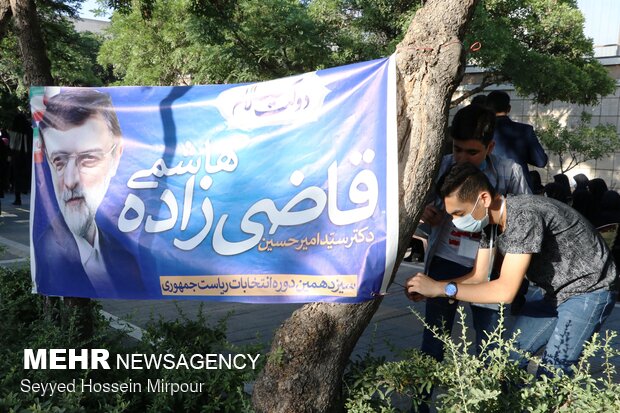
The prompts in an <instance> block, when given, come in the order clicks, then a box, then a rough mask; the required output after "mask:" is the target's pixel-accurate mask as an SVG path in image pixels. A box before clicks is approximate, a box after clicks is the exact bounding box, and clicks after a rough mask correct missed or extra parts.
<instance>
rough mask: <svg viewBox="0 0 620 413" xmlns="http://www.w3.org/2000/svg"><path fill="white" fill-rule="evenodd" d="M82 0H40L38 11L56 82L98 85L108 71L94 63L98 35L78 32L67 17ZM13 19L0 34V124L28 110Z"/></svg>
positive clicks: (107, 76)
mask: <svg viewBox="0 0 620 413" xmlns="http://www.w3.org/2000/svg"><path fill="white" fill-rule="evenodd" d="M79 3H81V1H64V2H57V1H52V0H40V1H38V2H37V13H38V16H39V21H40V23H41V31H42V34H43V38H44V41H45V44H46V48H47V55H48V57H49V59H50V61H51V64H52V76H53V77H54V79H55V80H56V83H57V84H58V85H63V86H100V85H102V84H104V83H105V82H107V81H109V79H110V74H109V73H108V72H107V71H106V69H105V68H103V67H101V66H100V65H99V64H98V63H97V53H98V51H99V47H100V45H101V43H102V42H103V38H102V37H101V36H100V35H96V34H93V33H78V32H76V31H75V29H74V27H73V23H72V22H71V21H70V20H69V18H75V17H77V12H76V6H77V5H79ZM22 63H23V62H22V58H21V54H20V51H19V45H18V41H17V35H16V32H15V27H14V25H13V24H12V22H9V23H8V26H7V27H6V30H5V31H3V35H2V36H0V107H2V109H3V110H2V111H0V124H4V125H10V123H11V119H12V118H13V115H14V114H15V112H16V111H22V112H27V111H28V88H27V85H25V84H24V80H23V74H24V73H23V64H22Z"/></svg>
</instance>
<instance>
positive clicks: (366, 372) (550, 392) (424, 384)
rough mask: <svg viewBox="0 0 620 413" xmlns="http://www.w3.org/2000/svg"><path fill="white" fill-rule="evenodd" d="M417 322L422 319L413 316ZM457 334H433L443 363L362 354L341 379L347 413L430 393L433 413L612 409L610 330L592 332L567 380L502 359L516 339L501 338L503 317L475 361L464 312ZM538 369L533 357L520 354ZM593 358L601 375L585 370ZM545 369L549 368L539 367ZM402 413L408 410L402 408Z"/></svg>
mask: <svg viewBox="0 0 620 413" xmlns="http://www.w3.org/2000/svg"><path fill="white" fill-rule="evenodd" d="M414 314H415V316H416V317H417V318H418V319H419V320H420V321H421V322H422V323H423V322H424V318H423V317H422V316H420V315H419V314H418V313H417V312H415V311H414ZM459 319H460V321H459V325H460V335H459V338H458V339H452V338H451V337H450V336H448V335H447V334H444V333H442V332H440V331H438V330H437V329H432V330H433V333H434V335H435V336H436V337H437V338H439V339H440V340H442V341H443V342H444V345H445V359H444V361H443V362H441V363H438V362H436V361H435V360H434V359H433V358H431V357H429V356H427V355H424V354H422V353H421V352H420V351H419V350H417V349H416V350H409V351H407V352H406V353H405V354H404V356H405V359H404V360H403V361H397V362H385V361H384V360H383V359H381V358H377V357H373V356H371V355H369V354H367V355H366V356H365V357H363V358H362V359H361V360H358V361H356V362H353V363H351V368H350V369H349V370H348V372H347V374H346V375H345V378H344V380H345V386H344V390H345V400H346V407H347V409H348V411H349V412H355V413H361V412H400V411H402V410H401V409H400V408H399V407H398V406H395V404H396V403H394V400H396V398H397V397H400V398H403V397H405V398H408V399H409V400H410V405H411V406H412V407H413V409H414V410H415V408H416V407H417V406H419V405H420V403H421V402H422V400H423V399H424V396H425V395H426V394H428V392H429V390H430V389H431V388H432V387H434V388H435V391H436V393H437V396H436V398H435V401H434V405H435V408H436V409H437V411H439V412H470V413H474V412H484V413H493V412H498V413H499V412H501V413H506V412H508V413H510V412H519V413H520V412H532V413H534V412H536V413H537V412H541V413H542V412H609V411H620V384H618V383H617V382H616V380H615V379H616V369H615V365H614V363H613V361H612V359H613V358H614V357H618V356H620V352H619V351H618V350H616V349H614V348H613V347H612V346H611V342H612V341H613V340H614V339H615V338H616V333H615V332H607V333H606V335H605V336H604V337H602V338H601V337H600V336H599V335H598V334H597V335H594V336H593V337H592V339H591V340H590V341H589V342H588V343H586V345H585V346H584V350H583V354H582V357H581V359H580V361H579V363H578V364H577V366H575V367H574V375H573V376H572V377H571V376H568V375H559V374H558V375H555V376H554V377H552V378H551V377H547V376H544V375H543V376H540V377H537V376H536V375H533V374H529V373H528V372H527V371H525V370H523V369H521V368H519V366H518V365H517V363H516V362H515V361H513V360H511V358H510V354H511V352H517V353H519V351H518V350H517V349H516V347H515V338H516V334H515V335H513V336H512V337H508V338H505V337H504V336H505V334H506V332H505V328H504V326H503V320H504V317H503V313H502V315H501V319H500V325H499V326H498V328H497V330H496V331H494V332H493V333H492V334H491V335H490V336H489V338H488V339H487V340H486V341H485V342H484V344H483V348H482V349H481V351H480V354H479V355H475V354H473V348H472V343H471V342H469V341H468V340H467V334H466V333H467V327H466V325H465V313H464V310H463V308H462V307H460V308H459ZM521 355H522V356H524V357H525V358H526V359H527V360H529V361H532V362H534V363H537V364H540V359H539V358H538V357H535V356H532V355H529V354H522V353H521ZM597 357H601V359H602V367H603V372H602V374H596V373H595V372H593V371H592V361H593V360H594V359H595V358H597ZM547 368H548V369H551V367H549V366H547ZM405 411H409V407H407V409H406V410H405Z"/></svg>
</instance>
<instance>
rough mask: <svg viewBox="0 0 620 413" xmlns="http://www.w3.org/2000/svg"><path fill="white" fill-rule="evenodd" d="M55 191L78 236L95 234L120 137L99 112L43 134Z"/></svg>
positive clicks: (66, 216)
mask: <svg viewBox="0 0 620 413" xmlns="http://www.w3.org/2000/svg"><path fill="white" fill-rule="evenodd" d="M44 141H45V150H46V153H47V160H48V163H49V165H50V169H51V171H52V181H53V183H54V191H55V193H56V199H57V201H58V206H59V207H60V211H61V213H62V215H63V217H64V219H65V222H66V223H67V226H68V227H69V229H70V230H71V232H73V233H74V234H75V235H77V236H81V237H84V238H86V239H90V237H91V236H93V235H94V225H95V214H96V212H97V208H99V205H100V204H101V201H103V197H104V196H105V193H106V191H107V190H108V186H109V184H110V180H111V178H112V177H113V176H114V174H115V173H116V168H117V167H118V161H119V158H120V153H121V147H120V139H119V138H116V139H114V136H113V135H112V133H111V132H110V130H109V129H108V127H107V126H106V123H105V122H104V120H103V118H102V117H101V116H99V115H96V116H92V117H90V118H88V120H87V121H86V122H84V123H83V124H82V125H80V126H75V127H72V128H70V129H67V130H64V131H63V130H59V129H54V128H49V129H46V130H45V133H44Z"/></svg>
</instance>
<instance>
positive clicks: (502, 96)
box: [487, 90, 510, 113]
mask: <svg viewBox="0 0 620 413" xmlns="http://www.w3.org/2000/svg"><path fill="white" fill-rule="evenodd" d="M487 106H488V107H490V108H491V109H493V110H494V111H495V113H499V112H508V111H509V110H510V95H508V93H506V92H504V91H502V90H494V91H493V92H491V93H489V94H488V95H487Z"/></svg>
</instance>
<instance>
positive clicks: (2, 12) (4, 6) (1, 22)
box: [0, 0, 12, 40]
mask: <svg viewBox="0 0 620 413" xmlns="http://www.w3.org/2000/svg"><path fill="white" fill-rule="evenodd" d="M11 17H12V14H11V4H10V3H9V0H0V40H2V38H3V37H4V34H5V33H6V32H7V28H8V25H9V21H10V20H11Z"/></svg>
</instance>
